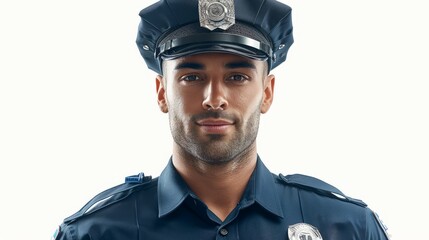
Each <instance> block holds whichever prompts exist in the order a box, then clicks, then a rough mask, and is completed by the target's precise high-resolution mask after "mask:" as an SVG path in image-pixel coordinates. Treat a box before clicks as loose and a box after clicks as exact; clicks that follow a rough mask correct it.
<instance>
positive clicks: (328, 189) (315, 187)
mask: <svg viewBox="0 0 429 240" xmlns="http://www.w3.org/2000/svg"><path fill="white" fill-rule="evenodd" d="M279 177H280V179H281V180H282V181H284V182H285V183H286V184H289V185H293V186H296V187H299V188H304V189H307V190H310V191H313V192H317V193H319V194H322V195H324V196H328V197H335V198H337V199H340V200H343V201H347V202H351V203H354V204H356V205H359V206H362V207H366V206H367V204H366V203H364V202H363V201H362V200H360V199H355V198H351V197H348V196H346V195H345V194H344V193H342V192H341V191H340V190H339V189H338V188H336V187H334V186H332V185H330V184H328V183H326V182H324V181H322V180H320V179H318V178H315V177H311V176H307V175H302V174H291V175H286V176H284V175H283V174H279Z"/></svg>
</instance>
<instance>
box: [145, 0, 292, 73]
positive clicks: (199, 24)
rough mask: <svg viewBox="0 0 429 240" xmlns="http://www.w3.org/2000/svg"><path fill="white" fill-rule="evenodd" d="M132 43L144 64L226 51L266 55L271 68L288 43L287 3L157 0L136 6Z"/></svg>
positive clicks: (152, 66)
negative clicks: (135, 45) (139, 10)
mask: <svg viewBox="0 0 429 240" xmlns="http://www.w3.org/2000/svg"><path fill="white" fill-rule="evenodd" d="M139 15H140V17H141V22H140V24H139V28H138V35H137V40H136V43H137V46H138V48H139V50H140V53H141V55H142V56H143V58H144V60H145V61H146V64H147V66H148V67H149V68H150V69H152V70H153V71H155V72H157V73H159V74H162V68H161V64H162V60H166V59H174V58H179V57H182V56H185V55H191V54H197V53H206V52H227V53H233V54H238V55H242V56H245V57H249V58H252V59H259V60H267V62H268V64H269V69H270V70H271V69H274V68H275V67H277V66H278V65H279V64H280V63H282V62H284V61H285V60H286V55H287V52H288V50H289V47H290V46H291V45H292V43H293V35H292V20H291V8H290V7H289V6H288V5H285V4H283V3H281V2H278V1H276V0H160V1H159V2H157V3H155V4H153V5H151V6H149V7H147V8H145V9H143V10H141V12H140V14H139Z"/></svg>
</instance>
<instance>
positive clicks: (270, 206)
mask: <svg viewBox="0 0 429 240" xmlns="http://www.w3.org/2000/svg"><path fill="white" fill-rule="evenodd" d="M190 193H191V190H190V189H189V187H188V186H187V184H186V183H185V181H184V180H183V178H182V177H181V176H180V175H179V173H178V172H177V170H176V169H175V167H174V166H173V162H172V159H171V158H170V161H169V162H168V165H167V166H166V168H165V169H164V170H163V171H162V173H161V175H160V176H159V181H158V209H159V212H158V214H159V217H163V216H165V215H167V214H169V213H170V212H172V211H173V210H174V209H176V208H177V207H179V205H181V204H182V203H183V201H184V200H185V199H186V198H187V197H188V196H189V194H190ZM254 202H257V203H258V204H259V205H261V206H262V207H263V208H264V209H266V210H267V211H269V212H271V213H272V214H275V215H277V216H279V217H283V211H282V208H281V204H280V198H279V194H278V193H277V188H276V184H275V182H274V177H273V174H272V173H271V172H270V171H269V170H268V168H267V167H266V166H265V165H264V164H263V163H262V161H261V159H260V158H259V156H258V159H257V163H256V168H255V170H254V172H253V174H252V176H251V178H250V180H249V183H248V184H247V187H246V190H245V192H244V195H243V198H242V201H241V205H250V204H252V203H254Z"/></svg>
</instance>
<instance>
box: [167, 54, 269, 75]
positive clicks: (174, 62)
mask: <svg viewBox="0 0 429 240" xmlns="http://www.w3.org/2000/svg"><path fill="white" fill-rule="evenodd" d="M265 64H267V63H266V61H261V60H255V59H251V58H248V57H244V56H241V55H235V54H230V53H200V54H194V55H189V56H184V57H180V58H177V59H171V60H165V61H164V63H163V66H164V69H165V70H168V71H171V70H175V69H178V68H184V67H189V68H198V69H200V68H201V70H203V69H206V68H210V67H211V66H215V67H224V68H249V69H256V70H258V69H261V68H263V66H264V65H265Z"/></svg>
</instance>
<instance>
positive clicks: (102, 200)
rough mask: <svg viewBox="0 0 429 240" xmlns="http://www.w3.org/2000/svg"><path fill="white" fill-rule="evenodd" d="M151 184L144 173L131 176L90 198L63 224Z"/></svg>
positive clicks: (150, 179) (150, 178) (149, 178)
mask: <svg viewBox="0 0 429 240" xmlns="http://www.w3.org/2000/svg"><path fill="white" fill-rule="evenodd" d="M150 182H152V177H151V176H145V175H144V173H140V174H138V175H133V176H129V177H126V178H125V183H123V184H120V185H118V186H115V187H112V188H109V189H107V190H105V191H103V192H101V193H99V194H97V195H96V196H95V197H94V198H92V199H91V200H90V201H89V202H88V203H87V204H85V205H84V206H83V207H82V208H81V209H80V210H79V211H78V212H76V213H75V214H73V215H71V216H70V217H67V218H66V219H64V223H65V224H68V223H71V222H74V221H76V220H77V219H79V218H81V217H83V216H86V215H88V214H91V213H93V212H96V211H98V210H100V209H103V208H105V207H107V206H110V205H112V204H114V203H116V202H119V201H121V200H123V199H125V198H126V197H128V196H129V195H130V194H131V193H133V192H135V191H137V190H138V189H140V187H142V186H145V185H147V184H148V183H150Z"/></svg>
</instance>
